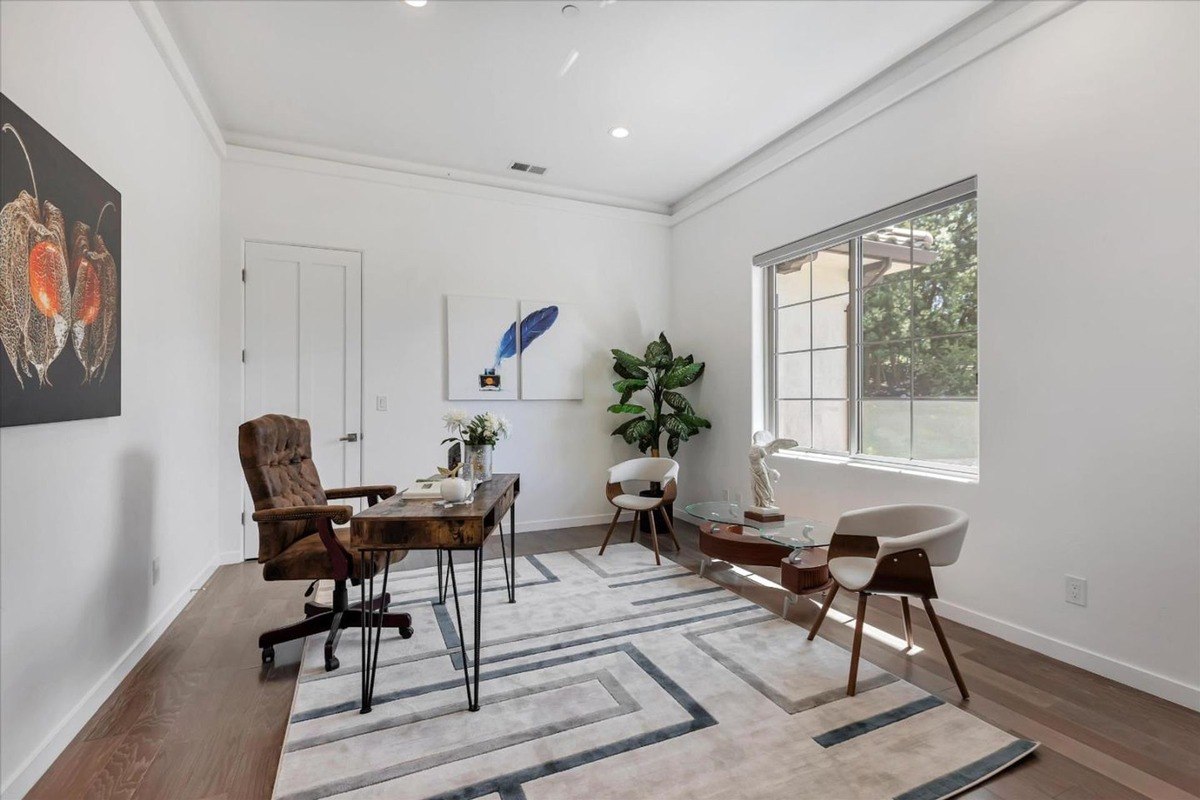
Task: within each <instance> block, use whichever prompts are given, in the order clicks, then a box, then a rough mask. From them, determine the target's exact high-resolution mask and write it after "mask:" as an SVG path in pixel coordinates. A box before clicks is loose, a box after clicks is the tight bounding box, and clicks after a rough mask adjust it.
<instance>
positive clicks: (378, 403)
mask: <svg viewBox="0 0 1200 800" xmlns="http://www.w3.org/2000/svg"><path fill="white" fill-rule="evenodd" d="M375 410H376V411H387V395H386V394H377V395H375Z"/></svg>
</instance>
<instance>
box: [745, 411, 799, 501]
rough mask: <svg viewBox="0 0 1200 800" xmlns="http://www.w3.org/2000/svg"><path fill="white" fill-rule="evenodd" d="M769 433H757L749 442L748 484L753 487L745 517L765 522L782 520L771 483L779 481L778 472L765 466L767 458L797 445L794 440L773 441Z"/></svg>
mask: <svg viewBox="0 0 1200 800" xmlns="http://www.w3.org/2000/svg"><path fill="white" fill-rule="evenodd" d="M773 436H774V434H772V433H771V432H770V431H758V432H756V433H755V434H754V438H753V439H752V440H751V442H750V482H751V483H752V484H753V486H754V505H753V506H752V507H751V508H748V509H746V516H748V517H750V518H751V519H759V520H762V521H766V522H771V521H775V520H782V519H783V514H782V512H780V510H779V508H778V507H777V506H776V505H775V488H774V487H773V486H772V485H771V482H772V481H777V480H779V470H777V469H772V468H771V467H769V466H767V456H770V455H774V454H775V453H778V452H779V451H780V450H786V449H788V448H789V447H796V446H798V445H799V442H797V441H796V440H795V439H775V438H773Z"/></svg>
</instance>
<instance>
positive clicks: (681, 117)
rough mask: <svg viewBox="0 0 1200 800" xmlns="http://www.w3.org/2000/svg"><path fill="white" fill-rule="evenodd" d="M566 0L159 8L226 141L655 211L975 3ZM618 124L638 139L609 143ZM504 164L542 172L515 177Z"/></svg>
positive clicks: (248, 0)
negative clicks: (400, 164) (396, 163)
mask: <svg viewBox="0 0 1200 800" xmlns="http://www.w3.org/2000/svg"><path fill="white" fill-rule="evenodd" d="M572 4H573V5H575V6H576V7H577V8H578V11H577V13H575V14H574V15H572V16H568V15H567V14H564V13H563V11H562V8H563V6H564V5H566V0H561V1H556V0H542V1H540V2H539V1H534V2H462V1H458V2H455V1H452V0H429V2H428V4H427V5H426V6H425V7H424V8H413V7H411V6H409V5H407V4H406V3H404V2H401V1H400V0H369V1H366V2H354V1H352V2H294V1H290V0H284V1H281V0H172V2H161V3H159V4H158V8H159V9H160V11H161V12H162V16H163V18H164V20H165V21H166V23H167V26H168V28H169V30H170V32H171V34H172V36H173V37H174V38H175V40H176V42H177V43H178V45H179V48H180V50H181V51H182V53H183V56H184V59H185V60H186V62H187V65H188V67H189V68H190V70H191V71H192V73H193V75H194V77H195V78H196V81H197V83H198V84H199V86H200V89H201V91H202V93H203V95H204V97H205V100H206V101H207V103H208V104H209V106H210V107H211V109H212V112H213V115H214V116H215V117H216V120H217V123H218V125H219V126H220V127H221V130H222V133H223V135H224V136H225V137H226V138H227V139H228V140H230V141H231V142H234V143H237V142H238V141H239V140H242V141H247V140H254V141H258V142H261V141H263V139H262V138H260V137H265V138H266V139H273V140H279V143H283V142H287V143H294V144H297V145H307V146H318V147H325V148H335V149H337V150H341V151H346V152H351V153H356V154H361V155H363V156H369V157H377V158H389V159H399V160H403V161H407V162H417V163H421V164H426V165H432V166H438V167H445V168H449V169H457V170H467V171H471V172H475V173H481V174H483V175H487V176H496V177H499V178H513V179H517V180H520V181H522V182H528V183H529V188H531V189H535V190H543V189H545V190H548V189H550V188H551V187H561V188H565V189H570V190H579V191H586V192H590V193H597V194H602V195H606V196H609V197H613V198H622V199H626V200H629V201H630V202H631V203H635V204H636V203H641V204H643V205H645V204H655V205H661V206H663V207H666V206H669V205H670V204H672V203H674V202H677V201H678V200H680V199H681V198H683V197H685V196H687V195H688V194H689V193H691V192H693V191H694V190H696V189H697V188H699V187H700V186H701V185H703V184H704V183H706V182H707V181H709V180H711V179H712V178H713V177H715V176H716V175H718V174H720V173H721V172H723V171H725V170H727V169H729V168H730V167H732V166H734V165H735V164H737V163H738V162H739V161H741V160H742V159H744V158H746V157H747V156H749V155H751V154H752V153H754V152H755V151H756V150H758V149H759V148H761V147H763V146H764V145H766V144H768V143H769V142H771V141H773V140H774V139H776V138H778V137H779V136H781V135H783V134H784V133H786V132H787V131H789V130H790V129H792V128H793V127H795V126H796V125H798V124H799V123H801V122H803V121H804V120H805V119H807V118H808V117H810V116H812V115H813V114H815V113H816V112H818V111H820V110H821V109H822V108H824V107H825V106H827V105H829V104H830V103H832V102H834V101H835V100H837V99H838V98H840V97H841V96H843V95H844V94H846V93H847V92H849V91H850V90H852V89H853V88H855V87H856V86H858V85H859V84H861V83H863V82H864V81H866V80H867V79H869V78H871V77H872V76H874V75H876V74H877V73H879V72H881V71H883V70H884V69H885V68H887V67H888V66H889V65H891V64H893V63H894V62H896V61H897V60H899V59H900V58H902V57H904V56H905V55H907V54H908V53H910V52H912V51H913V50H915V49H917V48H919V47H920V46H921V45H923V44H925V43H926V42H928V41H929V40H930V39H933V38H934V37H936V36H938V35H939V34H941V33H943V32H944V31H946V30H947V29H948V28H950V27H952V26H954V25H955V24H956V23H958V22H960V21H962V20H963V19H965V18H966V17H968V16H970V15H971V14H972V13H974V12H975V11H978V10H979V9H980V8H982V7H983V6H985V5H986V4H987V0H953V1H952V2H947V1H946V0H880V1H878V2H852V1H849V0H842V2H797V1H795V0H783V1H782V2H767V1H765V0H764V1H762V2H759V1H757V0H755V1H751V2H747V1H745V0H743V1H742V2H732V1H730V2H719V1H714V2H707V1H705V2H701V1H693V2H662V1H651V2H648V1H646V0H607V1H606V0H572ZM572 51H577V52H578V54H579V55H578V57H577V58H576V59H575V60H574V63H573V64H572V65H571V66H570V68H569V69H566V70H565V72H564V67H565V65H566V64H567V62H568V58H569V56H570V54H571V53H572ZM615 126H624V127H626V128H628V129H629V130H630V131H631V132H632V133H631V135H630V136H629V137H628V138H626V139H623V140H617V139H614V138H613V137H611V136H610V135H609V130H610V129H611V128H613V127H615ZM280 149H283V148H282V147H281V148H280ZM513 161H520V162H527V163H531V164H536V165H540V166H545V167H546V168H547V172H546V174H545V175H541V176H535V175H530V174H526V173H520V172H514V171H511V170H509V169H508V165H509V164H510V162H513Z"/></svg>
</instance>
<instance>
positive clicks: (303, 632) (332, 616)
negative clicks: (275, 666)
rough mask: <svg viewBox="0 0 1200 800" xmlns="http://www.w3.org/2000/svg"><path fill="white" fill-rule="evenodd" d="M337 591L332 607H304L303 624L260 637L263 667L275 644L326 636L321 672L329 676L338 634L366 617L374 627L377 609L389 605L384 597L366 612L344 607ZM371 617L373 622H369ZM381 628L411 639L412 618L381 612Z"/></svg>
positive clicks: (334, 665) (342, 595)
mask: <svg viewBox="0 0 1200 800" xmlns="http://www.w3.org/2000/svg"><path fill="white" fill-rule="evenodd" d="M339 588H341V589H342V591H341V592H339V591H337V588H335V590H334V603H333V605H332V606H327V605H325V604H323V603H313V602H308V603H305V604H304V614H305V619H304V620H302V621H301V622H296V623H293V624H291V625H286V626H284V627H282V628H275V629H274V630H269V631H266V632H265V633H263V634H262V635H260V636H259V637H258V646H259V647H260V648H262V660H263V663H264V664H270V663H272V662H274V661H275V645H277V644H283V643H284V642H291V641H294V640H296V639H303V638H305V637H307V636H312V635H313V634H317V633H328V634H329V635H328V636H326V637H325V671H326V672H333V671H334V670H335V669H337V668H338V666H340V662H339V661H338V659H337V656H335V655H334V652H335V651H336V650H337V645H338V640H339V639H340V638H341V636H342V631H343V630H345V629H346V628H357V627H359V626H361V625H362V623H363V617H364V615H366V616H367V619H368V621H369V622H370V624H372V625H374V624H375V623H376V622H377V621H378V618H379V617H378V614H379V609H380V608H381V607H382V608H387V607H388V605H390V604H391V601H392V598H391V596H390V595H386V594H385V595H381V596H380V597H376V598H375V599H374V600H372V601H370V602H369V603H368V606H369V607H368V608H364V607H363V605H362V604H361V603H349V604H348V603H346V596H345V588H344V586H343V587H339ZM339 600H340V602H339ZM372 615H374V619H372V618H371V616H372ZM383 627H385V628H396V629H397V632H398V633H399V634H400V636H401V637H402V638H404V639H408V638H410V637H411V636H412V635H413V629H412V617H411V616H410V615H408V614H404V613H394V612H387V611H385V612H384V613H383Z"/></svg>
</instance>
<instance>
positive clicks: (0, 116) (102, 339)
mask: <svg viewBox="0 0 1200 800" xmlns="http://www.w3.org/2000/svg"><path fill="white" fill-rule="evenodd" d="M0 205H2V209H0V344H3V351H4V354H3V356H0V427H8V426H10V425H29V424H33V423H37V422H60V421H63V420H71V419H91V418H93V417H112V416H118V415H120V413H121V308H120V304H121V282H120V272H121V193H120V192H118V191H117V190H116V189H114V188H113V187H112V186H111V185H110V184H109V183H108V182H107V181H105V180H104V179H103V178H101V177H100V176H99V175H97V174H96V173H95V172H94V171H93V170H92V169H91V168H90V167H88V165H87V164H85V163H84V162H83V161H82V160H81V159H79V158H78V157H77V156H76V155H75V154H74V153H72V152H71V151H70V150H68V149H67V148H66V147H65V146H63V144H62V142H60V141H58V140H57V139H55V138H54V137H53V136H51V135H50V134H49V133H48V132H47V131H46V129H45V128H43V127H42V126H41V125H38V124H37V123H36V122H34V121H33V118H32V117H30V116H29V115H28V114H26V113H25V112H23V111H22V110H21V109H20V108H18V107H17V106H16V105H15V104H14V103H13V102H12V101H11V100H9V99H8V97H6V96H4V95H2V94H0Z"/></svg>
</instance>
